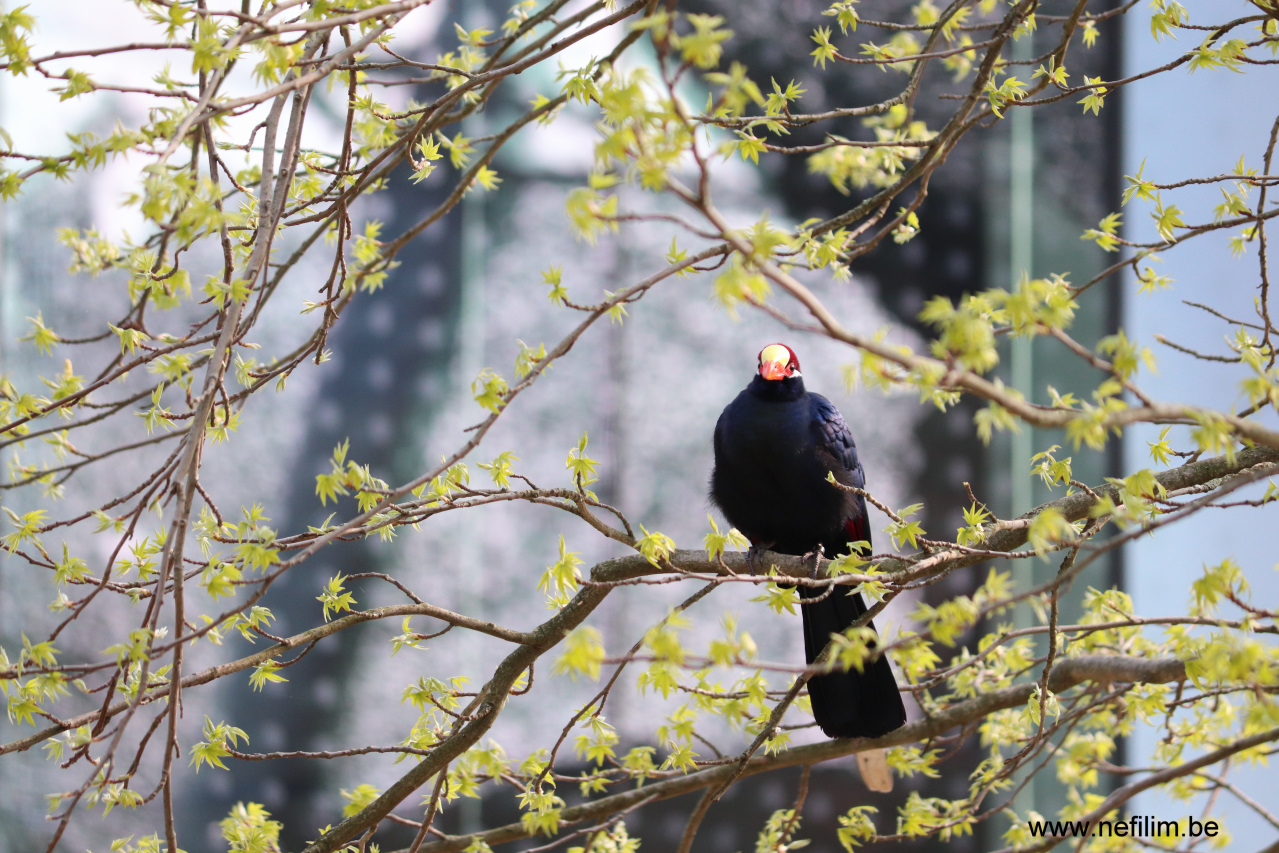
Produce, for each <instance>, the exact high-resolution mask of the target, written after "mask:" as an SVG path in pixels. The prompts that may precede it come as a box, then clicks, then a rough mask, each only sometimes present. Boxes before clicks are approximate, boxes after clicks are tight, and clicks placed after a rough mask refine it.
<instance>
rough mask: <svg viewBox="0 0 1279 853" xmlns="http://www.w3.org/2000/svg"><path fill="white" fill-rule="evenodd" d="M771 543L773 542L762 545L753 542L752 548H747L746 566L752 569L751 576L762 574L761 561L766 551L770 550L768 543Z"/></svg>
mask: <svg viewBox="0 0 1279 853" xmlns="http://www.w3.org/2000/svg"><path fill="white" fill-rule="evenodd" d="M771 544H772V543H771V542H770V543H768V544H766V545H760V544H758V543H756V542H752V543H751V546H750V548H749V549H747V551H746V568H748V569H750V573H751V577H755V576H756V575H759V574H760V561H761V560H762V559H763V554H764V552H765V551H767V550H768V545H771Z"/></svg>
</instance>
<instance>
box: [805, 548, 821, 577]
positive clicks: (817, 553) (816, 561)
mask: <svg viewBox="0 0 1279 853" xmlns="http://www.w3.org/2000/svg"><path fill="white" fill-rule="evenodd" d="M825 555H826V549H825V548H823V547H822V546H821V545H818V546H817V547H816V548H814V549H813V550H811V551H809V552H808V553H807V554H805V555H804V560H805V561H807V560H809V559H812V561H813V565H812V567H811V568H810V569H809V570H808V577H809V579H810V580H817V569H818V567H819V566H821V564H822V557H823V556H825Z"/></svg>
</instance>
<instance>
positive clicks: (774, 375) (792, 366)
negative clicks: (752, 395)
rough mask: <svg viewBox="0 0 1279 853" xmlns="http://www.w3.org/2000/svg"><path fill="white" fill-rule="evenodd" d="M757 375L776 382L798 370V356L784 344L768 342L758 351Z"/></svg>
mask: <svg viewBox="0 0 1279 853" xmlns="http://www.w3.org/2000/svg"><path fill="white" fill-rule="evenodd" d="M759 375H760V376H762V377H764V378H765V379H767V380H768V381H769V382H778V381H781V380H783V379H789V378H790V377H792V376H796V377H798V376H803V374H802V373H800V372H799V357H798V356H796V355H795V351H794V350H793V349H791V348H790V347H788V346H786V344H769V345H768V346H766V347H764V348H763V349H762V350H760V351H759Z"/></svg>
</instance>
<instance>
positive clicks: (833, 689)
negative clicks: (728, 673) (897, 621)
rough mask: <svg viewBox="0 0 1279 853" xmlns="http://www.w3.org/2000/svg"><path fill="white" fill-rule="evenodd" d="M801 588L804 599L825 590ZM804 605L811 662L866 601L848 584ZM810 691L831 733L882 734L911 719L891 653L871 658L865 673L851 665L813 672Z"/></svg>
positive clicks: (816, 714) (824, 726)
mask: <svg viewBox="0 0 1279 853" xmlns="http://www.w3.org/2000/svg"><path fill="white" fill-rule="evenodd" d="M799 591H800V596H801V598H817V597H819V596H820V595H821V594H822V592H823V591H822V590H820V589H816V588H813V587H804V586H801V587H800V588H799ZM801 609H802V610H803V613H804V652H805V654H806V656H807V658H808V662H809V663H812V662H813V661H814V660H816V658H817V656H818V655H819V654H821V651H822V649H824V648H825V647H826V644H827V642H829V641H830V635H831V634H840V633H843V631H844V630H845V629H846V628H848V627H850V626H851V625H852V624H853V623H854V622H856V621H857V620H858V619H859V618H861V617H862V616H863V615H864V614H865V613H866V604H865V603H864V602H863V601H862V597H861V594H860V593H852V594H846V593H845V588H842V587H836V588H835V589H834V591H832V592H831V594H830V595H829V596H828V597H827V598H826V599H825V600H823V601H816V602H813V603H811V604H805V605H804V606H803V607H802V608H801ZM870 627H871V628H872V629H873V628H874V627H875V624H874V623H873V622H872V623H871V625H870ZM808 694H809V696H810V697H811V699H812V704H813V716H814V717H816V718H817V725H819V726H821V728H822V731H824V732H825V733H826V735H827V736H828V737H878V736H880V735H883V734H887V733H888V732H891V731H893V730H894V729H897V728H900V727H901V726H902V725H903V724H905V722H906V708H905V706H903V705H902V697H901V693H900V692H898V690H897V679H896V678H894V677H893V671H892V669H891V668H890V667H889V665H888V658H887V657H886V656H881V657H879V658H878V659H877V660H875V661H874V662H873V663H872V662H868V663H867V664H866V666H865V668H864V669H863V671H861V672H858V671H857V670H856V669H850V670H848V671H847V672H832V673H828V674H826V675H817V676H814V677H813V678H810V679H809V681H808Z"/></svg>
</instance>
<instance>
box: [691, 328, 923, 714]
mask: <svg viewBox="0 0 1279 853" xmlns="http://www.w3.org/2000/svg"><path fill="white" fill-rule="evenodd" d="M829 473H833V474H834V475H835V479H836V480H837V481H838V482H840V483H843V484H844V485H846V486H856V487H858V488H863V487H864V486H865V483H866V475H865V472H864V471H863V470H862V464H861V462H860V461H859V460H858V458H857V448H856V447H855V446H854V444H853V436H852V433H850V432H849V431H848V425H847V424H845V423H844V418H843V416H841V415H840V413H839V410H838V409H836V408H835V406H834V404H832V403H831V401H830V400H827V399H826V398H825V397H823V396H822V395H820V394H810V393H809V392H807V391H805V390H804V378H803V375H802V374H801V373H800V370H799V359H798V358H796V357H795V352H794V350H792V349H791V348H790V347H788V346H786V345H785V344H770V345H768V346H766V347H764V349H763V350H762V351H761V352H760V354H759V372H758V373H757V374H756V375H755V378H754V379H752V380H751V383H750V385H748V386H746V390H744V391H742V392H741V393H740V394H738V395H737V398H736V399H735V400H733V402H731V403H729V404H728V407H727V408H725V409H724V412H723V414H721V415H720V416H719V422H718V423H716V424H715V470H714V471H713V472H712V473H711V500H712V501H714V502H715V504H716V505H717V506H719V508H720V510H721V511H722V512H723V513H724V517H725V518H726V519H728V522H729V524H731V525H733V526H734V527H736V528H737V529H738V530H740V531H741V532H742V533H743V534H744V535H745V536H746V538H747V539H749V540H750V542H751V545H752V550H757V549H768V550H772V551H776V552H778V553H781V554H794V555H798V556H803V555H806V554H811V553H813V552H815V551H817V549H818V548H819V547H820V548H821V549H822V550H823V551H824V553H825V555H826V556H827V557H828V558H832V559H833V558H834V557H836V556H838V555H840V554H845V553H847V552H848V548H849V543H850V542H858V541H863V542H866V543H867V548H869V543H870V526H869V524H868V523H867V519H866V500H865V498H863V497H862V496H861V495H857V494H853V493H852V492H847V491H844V490H842V489H838V488H836V487H835V486H834V485H832V484H831V483H829V482H828V481H827V475H828V474H829ZM867 553H869V551H867ZM822 592H823V591H822V590H820V589H816V588H814V587H807V586H801V587H800V596H801V598H802V599H813V598H818V597H820V596H821V595H822ZM801 610H802V611H803V615H804V650H805V652H806V654H807V657H808V662H809V663H812V662H813V661H814V660H815V659H816V657H817V655H818V654H820V653H821V651H822V649H823V648H825V647H826V644H827V642H828V641H829V640H830V636H831V634H837V633H842V632H843V631H844V630H845V629H846V628H848V627H850V626H851V625H853V624H854V623H855V622H856V621H857V620H858V619H860V618H861V617H862V616H863V615H864V614H865V613H866V604H865V603H864V602H863V601H862V597H861V595H860V594H858V593H855V592H854V593H850V592H848V588H847V587H836V588H835V589H834V591H833V592H831V593H830V595H829V596H827V597H826V598H825V599H823V600H821V601H814V602H812V603H805V604H804V606H803V607H802V608H801ZM871 627H872V628H874V625H873V624H872V625H871ZM808 693H809V696H810V698H811V699H812V705H813V716H814V717H816V718H817V724H818V725H819V726H821V728H822V731H823V732H825V733H826V735H827V736H828V737H877V736H879V735H882V734H886V733H888V732H890V731H892V730H893V729H896V728H899V727H900V726H902V725H903V724H904V723H905V722H906V710H905V708H904V706H903V705H902V699H901V694H900V693H899V692H898V690H897V681H896V679H895V678H894V677H893V672H892V669H891V668H890V667H889V664H888V659H887V658H886V657H883V656H881V657H879V658H878V659H876V660H875V661H874V662H868V663H867V664H866V666H865V669H864V671H862V672H858V671H856V670H855V669H853V670H849V671H848V672H832V673H829V674H826V675H819V676H816V677H814V678H811V679H809V682H808Z"/></svg>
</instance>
